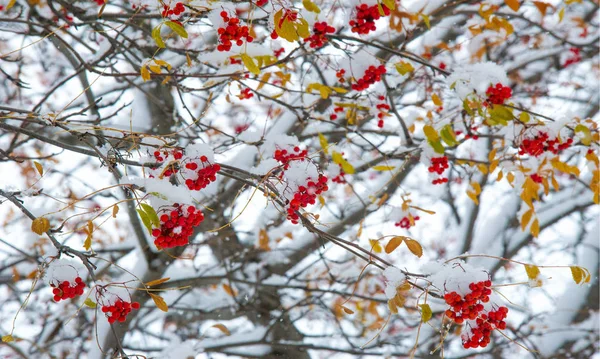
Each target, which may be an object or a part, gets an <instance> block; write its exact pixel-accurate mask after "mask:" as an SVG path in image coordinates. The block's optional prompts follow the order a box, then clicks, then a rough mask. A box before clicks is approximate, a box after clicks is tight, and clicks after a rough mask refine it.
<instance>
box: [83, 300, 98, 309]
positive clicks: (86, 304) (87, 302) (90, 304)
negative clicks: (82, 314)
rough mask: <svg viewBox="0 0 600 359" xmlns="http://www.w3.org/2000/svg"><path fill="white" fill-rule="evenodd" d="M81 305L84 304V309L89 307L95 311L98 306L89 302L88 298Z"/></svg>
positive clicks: (91, 301)
mask: <svg viewBox="0 0 600 359" xmlns="http://www.w3.org/2000/svg"><path fill="white" fill-rule="evenodd" d="M83 304H84V305H85V306H86V307H89V308H92V309H95V308H96V307H97V306H98V305H97V304H96V303H94V301H93V300H91V299H90V298H86V300H85V302H83Z"/></svg>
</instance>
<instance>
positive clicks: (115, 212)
mask: <svg viewBox="0 0 600 359" xmlns="http://www.w3.org/2000/svg"><path fill="white" fill-rule="evenodd" d="M117 213H119V205H117V204H115V205H114V206H113V210H112V216H113V218H117Z"/></svg>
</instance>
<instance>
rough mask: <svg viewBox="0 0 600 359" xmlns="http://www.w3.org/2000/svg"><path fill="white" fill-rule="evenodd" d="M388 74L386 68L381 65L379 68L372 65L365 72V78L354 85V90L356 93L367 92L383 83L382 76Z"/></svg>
mask: <svg viewBox="0 0 600 359" xmlns="http://www.w3.org/2000/svg"><path fill="white" fill-rule="evenodd" d="M385 73H386V70H385V66H383V65H379V66H377V67H375V66H373V65H371V66H369V68H368V69H367V70H366V71H365V74H364V75H363V77H361V78H360V79H358V80H357V81H356V83H355V84H352V89H353V90H355V91H362V90H366V89H367V88H369V86H371V85H372V84H374V83H376V82H379V81H381V76H382V75H383V74H385Z"/></svg>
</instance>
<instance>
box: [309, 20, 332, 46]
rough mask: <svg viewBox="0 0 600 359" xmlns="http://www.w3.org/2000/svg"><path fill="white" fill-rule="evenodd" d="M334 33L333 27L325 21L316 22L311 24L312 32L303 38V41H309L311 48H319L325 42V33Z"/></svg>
mask: <svg viewBox="0 0 600 359" xmlns="http://www.w3.org/2000/svg"><path fill="white" fill-rule="evenodd" d="M333 33H335V27H333V26H329V25H328V24H327V23H326V22H325V21H323V22H317V23H315V25H314V26H313V34H312V35H311V36H309V37H307V38H305V39H304V42H309V43H310V47H311V48H313V49H314V48H319V47H322V46H323V45H325V43H326V42H327V36H326V35H327V34H333Z"/></svg>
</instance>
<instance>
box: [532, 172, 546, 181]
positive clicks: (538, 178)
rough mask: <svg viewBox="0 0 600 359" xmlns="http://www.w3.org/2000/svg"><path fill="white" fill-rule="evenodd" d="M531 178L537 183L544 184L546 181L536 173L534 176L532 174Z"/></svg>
mask: <svg viewBox="0 0 600 359" xmlns="http://www.w3.org/2000/svg"><path fill="white" fill-rule="evenodd" d="M529 177H531V179H532V180H533V182H535V183H542V182H544V179H543V178H542V176H540V175H538V174H537V173H534V174H532V175H531V176H529Z"/></svg>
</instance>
